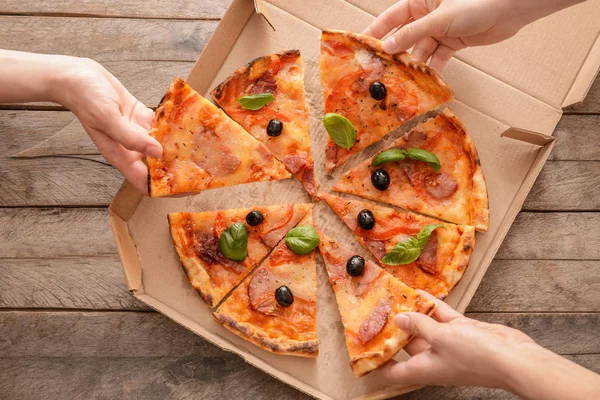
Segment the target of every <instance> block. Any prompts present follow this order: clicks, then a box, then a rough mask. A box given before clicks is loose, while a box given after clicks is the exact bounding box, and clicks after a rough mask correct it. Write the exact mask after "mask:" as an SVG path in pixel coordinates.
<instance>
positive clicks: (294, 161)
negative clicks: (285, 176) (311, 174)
mask: <svg viewBox="0 0 600 400" xmlns="http://www.w3.org/2000/svg"><path fill="white" fill-rule="evenodd" d="M282 161H283V163H284V164H285V166H286V167H287V168H288V169H289V170H290V172H291V173H292V174H297V173H298V171H300V170H301V169H302V168H304V166H305V165H306V157H301V156H287V157H285V158H284V159H283V160H282Z"/></svg>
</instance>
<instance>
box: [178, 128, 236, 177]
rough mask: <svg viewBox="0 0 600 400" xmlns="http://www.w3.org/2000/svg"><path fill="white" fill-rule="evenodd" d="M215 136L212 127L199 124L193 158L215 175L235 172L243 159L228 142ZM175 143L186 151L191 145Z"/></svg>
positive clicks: (205, 169)
mask: <svg viewBox="0 0 600 400" xmlns="http://www.w3.org/2000/svg"><path fill="white" fill-rule="evenodd" d="M215 136H217V135H216V134H215V132H214V131H212V130H211V129H206V128H204V127H202V126H201V125H197V127H196V132H194V142H195V146H194V149H193V150H192V151H193V153H192V156H191V158H192V160H193V161H194V162H195V163H196V164H197V165H198V166H199V167H200V168H202V169H203V170H204V171H206V172H208V173H209V174H211V175H212V176H214V177H221V176H225V175H229V174H231V173H233V172H235V171H236V170H237V169H238V168H239V166H240V164H241V160H240V159H239V158H238V157H237V156H236V155H235V154H233V152H232V151H231V149H229V147H227V142H224V141H222V140H215ZM217 138H218V136H217ZM175 145H176V146H177V147H178V150H180V151H185V150H186V147H189V145H186V144H185V143H182V144H181V145H180V144H179V143H175ZM181 146H183V147H184V148H182V147H181ZM190 150H191V149H190Z"/></svg>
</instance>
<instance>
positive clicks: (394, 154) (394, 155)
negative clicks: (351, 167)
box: [371, 149, 406, 167]
mask: <svg viewBox="0 0 600 400" xmlns="http://www.w3.org/2000/svg"><path fill="white" fill-rule="evenodd" d="M405 158H406V150H404V149H389V150H386V151H382V152H381V153H379V154H377V156H375V158H373V161H372V162H371V166H373V167H379V166H380V165H381V164H385V163H390V162H394V161H402V160H404V159H405Z"/></svg>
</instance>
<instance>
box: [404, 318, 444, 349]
mask: <svg viewBox="0 0 600 400" xmlns="http://www.w3.org/2000/svg"><path fill="white" fill-rule="evenodd" d="M394 323H395V324H396V325H397V326H398V328H400V329H402V330H403V331H404V332H406V333H408V334H409V335H412V336H416V337H420V338H423V339H425V340H426V341H427V342H429V343H431V341H432V339H433V337H434V335H435V332H437V330H438V329H439V327H440V324H439V322H437V321H436V320H434V319H433V318H431V317H428V316H427V315H425V314H420V313H414V312H407V313H400V314H398V315H396V317H394Z"/></svg>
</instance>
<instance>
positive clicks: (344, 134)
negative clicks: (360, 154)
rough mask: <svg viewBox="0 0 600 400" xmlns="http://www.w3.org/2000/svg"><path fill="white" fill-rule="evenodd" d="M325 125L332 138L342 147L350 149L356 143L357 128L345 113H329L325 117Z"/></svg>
mask: <svg viewBox="0 0 600 400" xmlns="http://www.w3.org/2000/svg"><path fill="white" fill-rule="evenodd" d="M323 125H325V129H327V133H328V134H329V137H331V140H333V142H334V143H335V144H337V145H338V146H340V147H343V148H344V149H346V150H350V149H351V148H352V146H354V143H356V129H354V126H352V122H350V120H349V119H348V118H346V117H344V116H343V115H340V114H336V113H328V114H325V116H324V117H323Z"/></svg>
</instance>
